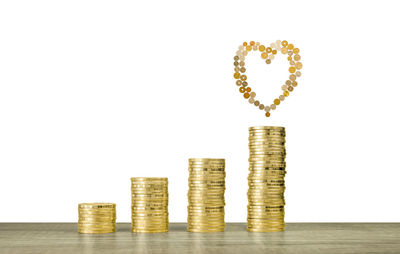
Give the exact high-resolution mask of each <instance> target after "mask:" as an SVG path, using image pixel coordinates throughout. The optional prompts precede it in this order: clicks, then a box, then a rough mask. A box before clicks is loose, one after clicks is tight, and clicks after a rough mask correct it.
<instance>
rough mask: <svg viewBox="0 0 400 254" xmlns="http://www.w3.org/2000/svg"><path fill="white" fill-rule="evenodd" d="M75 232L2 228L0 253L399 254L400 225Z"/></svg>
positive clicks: (123, 227)
mask: <svg viewBox="0 0 400 254" xmlns="http://www.w3.org/2000/svg"><path fill="white" fill-rule="evenodd" d="M117 228H118V230H117V232H116V233H111V234H102V235H88V234H79V233H77V226H76V224H73V223H0V253H1V254H4V253H52V254H55V253H174V254H176V253H185V254H186V253H218V254H220V253H231V254H232V253H233V254H234V253H240V254H245V253H250V254H258V253H263V254H264V253H296V254H300V253H400V223H289V224H287V227H286V231H284V232H277V233H249V232H247V231H246V224H244V223H229V224H227V227H226V231H225V232H222V233H189V232H186V224H184V223H171V224H170V232H168V233H158V234H138V233H131V232H130V224H128V223H119V224H118V226H117Z"/></svg>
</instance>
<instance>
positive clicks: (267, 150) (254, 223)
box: [247, 126, 286, 232]
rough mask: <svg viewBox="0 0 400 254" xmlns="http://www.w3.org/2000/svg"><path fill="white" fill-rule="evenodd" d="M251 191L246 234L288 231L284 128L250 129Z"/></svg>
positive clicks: (249, 178)
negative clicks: (286, 225)
mask: <svg viewBox="0 0 400 254" xmlns="http://www.w3.org/2000/svg"><path fill="white" fill-rule="evenodd" d="M249 135H250V136H249V149H250V157H249V176H248V184H249V190H248V192H247V197H248V202H249V203H248V206H247V230H248V231H249V232H277V231H283V230H284V229H285V222H284V217H285V210H284V206H285V198H284V192H285V174H286V171H285V168H286V163H285V157H286V149H285V128H284V127H270V126H261V127H250V128H249Z"/></svg>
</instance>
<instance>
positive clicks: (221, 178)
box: [187, 159, 225, 233]
mask: <svg viewBox="0 0 400 254" xmlns="http://www.w3.org/2000/svg"><path fill="white" fill-rule="evenodd" d="M224 195H225V159H189V192H188V201H189V205H188V228H187V230H188V231H189V232H199V233H211V232H222V231H224V230H225V198H224Z"/></svg>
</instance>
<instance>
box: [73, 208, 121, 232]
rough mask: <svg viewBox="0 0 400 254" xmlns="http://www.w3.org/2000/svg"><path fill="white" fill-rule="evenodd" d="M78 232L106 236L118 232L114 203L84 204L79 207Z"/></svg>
mask: <svg viewBox="0 0 400 254" xmlns="http://www.w3.org/2000/svg"><path fill="white" fill-rule="evenodd" d="M78 214H79V220H78V232H79V233H82V234H104V233H113V232H115V231H116V224H115V221H116V205H115V204H112V203H82V204H79V205H78Z"/></svg>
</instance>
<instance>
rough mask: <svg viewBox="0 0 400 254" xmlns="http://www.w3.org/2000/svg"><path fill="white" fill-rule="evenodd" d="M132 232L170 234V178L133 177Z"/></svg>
mask: <svg viewBox="0 0 400 254" xmlns="http://www.w3.org/2000/svg"><path fill="white" fill-rule="evenodd" d="M131 183H132V232H140V233H160V232H168V227H169V221H168V178H164V177H132V178H131Z"/></svg>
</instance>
